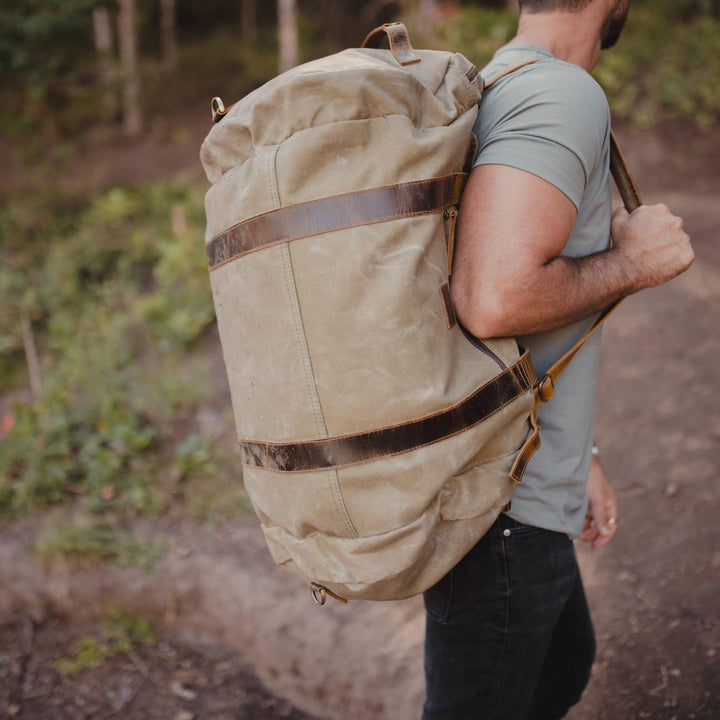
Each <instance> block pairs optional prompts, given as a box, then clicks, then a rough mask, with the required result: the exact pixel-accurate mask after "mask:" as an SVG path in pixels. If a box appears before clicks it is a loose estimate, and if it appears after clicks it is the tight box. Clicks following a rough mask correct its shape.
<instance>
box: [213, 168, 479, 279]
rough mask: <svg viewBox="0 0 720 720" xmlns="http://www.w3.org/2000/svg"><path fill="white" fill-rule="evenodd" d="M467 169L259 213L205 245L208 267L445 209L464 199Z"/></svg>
mask: <svg viewBox="0 0 720 720" xmlns="http://www.w3.org/2000/svg"><path fill="white" fill-rule="evenodd" d="M466 181H467V174H466V173H455V174H453V175H445V176H443V177H438V178H432V179H429V180H418V181H415V182H409V183H401V184H399V185H388V186H386V187H379V188H373V189H370V190H361V191H358V192H352V193H345V194H343V195H333V196H331V197H328V198H321V199H320V200H312V201H310V202H306V203H299V204H297V205H288V206H287V207H284V208H278V209H277V210H271V211H270V212H267V213H264V214H262V215H256V216H255V217H252V218H250V219H248V220H245V221H244V222H241V223H238V224H237V225H233V227H231V228H229V229H228V230H225V231H224V232H221V233H219V234H218V235H216V236H215V237H214V238H213V239H212V240H211V241H210V242H209V243H208V244H207V245H206V246H205V252H206V253H207V259H208V264H209V266H210V270H215V269H216V268H218V267H220V266H221V265H224V264H225V263H228V262H231V261H232V260H236V259H237V258H240V257H242V256H243V255H247V254H248V253H251V252H255V251H257V250H262V249H263V248H267V247H271V246H273V245H277V244H280V243H285V242H290V241H292V240H299V239H301V238H305V237H310V236H312V235H321V234H323V233H328V232H332V231H334V230H344V229H347V228H352V227H358V226H359V225H370V224H372V223H378V222H385V221H387V220H398V219H401V218H406V217H413V216H416V215H426V214H432V213H438V212H443V211H444V209H445V208H446V207H447V206H448V205H456V204H458V203H459V202H460V196H461V195H462V191H463V188H464V187H465V182H466Z"/></svg>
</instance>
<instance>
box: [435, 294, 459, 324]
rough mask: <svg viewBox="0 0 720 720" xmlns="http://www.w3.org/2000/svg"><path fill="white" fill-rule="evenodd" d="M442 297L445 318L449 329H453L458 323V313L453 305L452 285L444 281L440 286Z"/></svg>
mask: <svg viewBox="0 0 720 720" xmlns="http://www.w3.org/2000/svg"><path fill="white" fill-rule="evenodd" d="M439 290H440V297H441V298H442V304H443V310H445V320H446V321H447V326H448V330H452V329H453V328H454V327H455V325H457V315H456V314H455V308H454V307H453V303H452V297H451V295H450V286H449V285H448V284H447V283H443V284H442V285H441V286H440V288H439Z"/></svg>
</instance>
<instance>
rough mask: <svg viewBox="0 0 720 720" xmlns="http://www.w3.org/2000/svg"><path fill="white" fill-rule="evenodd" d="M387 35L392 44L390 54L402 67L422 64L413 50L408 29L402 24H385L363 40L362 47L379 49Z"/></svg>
mask: <svg viewBox="0 0 720 720" xmlns="http://www.w3.org/2000/svg"><path fill="white" fill-rule="evenodd" d="M385 35H387V39H388V43H389V44H390V52H391V53H392V54H393V57H394V58H395V59H396V60H397V61H398V62H399V63H400V64H401V65H403V66H404V65H412V64H413V63H419V62H420V56H419V55H418V54H417V53H416V52H415V50H413V46H412V45H411V44H410V36H409V35H408V31H407V28H406V27H405V25H403V23H401V22H395V23H385V24H384V25H380V27H376V28H375V29H374V30H372V31H371V32H370V33H369V35H368V36H367V37H366V38H365V39H364V40H363V44H362V45H361V46H360V47H364V48H376V47H379V45H380V42H381V40H382V38H383V37H384V36H385Z"/></svg>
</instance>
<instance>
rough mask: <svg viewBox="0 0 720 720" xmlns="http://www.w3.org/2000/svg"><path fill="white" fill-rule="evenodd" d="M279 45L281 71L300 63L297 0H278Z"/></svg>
mask: <svg viewBox="0 0 720 720" xmlns="http://www.w3.org/2000/svg"><path fill="white" fill-rule="evenodd" d="M278 45H279V47H280V72H285V71H286V70H289V69H290V68H291V67H295V65H297V64H298V45H299V38H298V17H297V0H278Z"/></svg>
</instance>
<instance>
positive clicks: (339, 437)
mask: <svg viewBox="0 0 720 720" xmlns="http://www.w3.org/2000/svg"><path fill="white" fill-rule="evenodd" d="M520 367H525V362H524V361H523V358H520V359H518V360H516V361H515V362H514V363H513V364H512V365H510V367H509V368H506V369H505V370H504V371H503V373H507V375H508V377H510V376H513V375H515V371H516V370H517V369H518V368H520ZM503 373H498V375H496V376H495V377H494V378H493V379H492V380H488V381H487V382H486V383H485V384H484V385H481V386H480V387H479V388H477V389H476V390H473V392H472V393H471V394H470V395H467V396H466V397H465V398H463V399H462V400H461V401H460V402H458V403H455V405H450V407H447V408H445V409H444V410H438V411H437V412H434V413H429V414H428V415H421V416H420V417H417V418H414V419H413V420H410V421H409V422H419V421H421V420H428V419H430V418H434V417H438V416H439V415H443V414H444V413H446V412H450V411H452V410H456V409H457V408H459V407H462V406H463V405H464V404H465V403H466V402H467V401H468V400H469V399H470V398H472V397H474V396H475V395H477V394H478V393H479V392H481V391H482V390H484V389H485V388H486V387H488V386H489V385H492V384H493V383H494V382H495V381H496V380H497V378H498V377H500V375H502V374H503ZM516 379H517V378H516ZM528 380H529V378H528ZM525 385H526V387H525V388H524V389H523V390H522V392H521V395H524V394H525V393H526V392H528V391H529V390H531V384H530V382H529V381H528V382H527V383H525ZM517 397H519V396H515V397H514V398H511V399H510V400H508V401H506V402H505V403H504V404H503V405H501V406H500V407H499V408H496V410H494V411H493V412H496V411H497V410H499V409H500V408H503V407H505V405H507V404H508V403H511V402H512V401H513V400H515V399H516V398H517ZM488 417H489V416H488ZM408 424H409V423H408V422H402V423H396V424H394V425H385V426H383V427H379V428H373V430H372V431H368V432H364V433H346V434H344V435H333V439H335V440H342V439H345V438H350V437H363V436H367V435H370V434H372V433H375V432H383V431H385V430H392V429H394V428H400V427H403V426H404V425H408ZM469 427H471V426H469ZM238 441H239V442H242V443H245V442H247V443H256V444H258V445H265V444H267V445H271V446H272V445H276V444H277V445H285V444H293V445H302V444H303V443H308V444H309V443H314V442H317V441H316V440H299V441H297V442H294V443H292V442H291V441H288V442H287V443H285V442H277V443H274V442H270V443H268V442H267V441H266V440H253V439H252V438H240V437H239V438H238Z"/></svg>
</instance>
